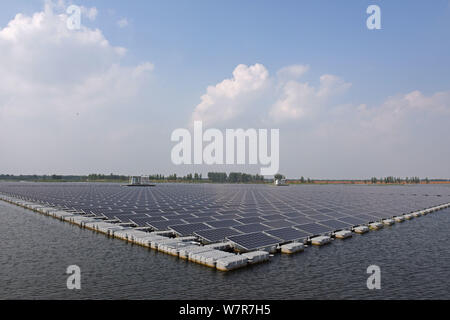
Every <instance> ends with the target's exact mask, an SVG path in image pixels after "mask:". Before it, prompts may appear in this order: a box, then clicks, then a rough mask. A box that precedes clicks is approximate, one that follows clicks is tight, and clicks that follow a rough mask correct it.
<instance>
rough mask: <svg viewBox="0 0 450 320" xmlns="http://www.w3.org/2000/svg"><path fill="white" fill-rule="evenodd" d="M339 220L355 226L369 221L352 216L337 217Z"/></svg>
mask: <svg viewBox="0 0 450 320" xmlns="http://www.w3.org/2000/svg"><path fill="white" fill-rule="evenodd" d="M339 220H340V221H343V222H346V223H349V224H351V225H352V226H356V225H360V224H365V223H368V222H369V221H364V220H361V219H357V218H354V217H344V218H339Z"/></svg>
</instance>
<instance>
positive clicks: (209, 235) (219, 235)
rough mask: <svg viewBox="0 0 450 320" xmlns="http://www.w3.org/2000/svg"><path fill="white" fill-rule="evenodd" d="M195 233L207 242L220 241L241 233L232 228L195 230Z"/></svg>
mask: <svg viewBox="0 0 450 320" xmlns="http://www.w3.org/2000/svg"><path fill="white" fill-rule="evenodd" d="M194 234H195V235H197V236H199V237H200V238H202V239H204V240H205V241H207V242H219V241H223V240H225V238H227V237H231V236H236V235H239V234H241V233H240V232H239V231H237V230H234V229H231V228H218V229H209V230H200V231H195V232H194Z"/></svg>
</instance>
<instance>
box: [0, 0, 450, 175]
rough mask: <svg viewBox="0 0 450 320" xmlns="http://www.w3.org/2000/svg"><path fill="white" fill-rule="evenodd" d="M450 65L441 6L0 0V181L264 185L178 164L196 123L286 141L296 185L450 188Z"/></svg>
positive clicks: (443, 2) (449, 21)
mask: <svg viewBox="0 0 450 320" xmlns="http://www.w3.org/2000/svg"><path fill="white" fill-rule="evenodd" d="M374 3H375V4H378V5H379V6H380V8H381V26H382V29H381V30H369V29H368V28H367V27H366V19H367V17H368V16H369V15H368V14H367V13H366V9H367V7H368V6H369V5H370V4H374ZM70 4H76V5H78V6H80V7H81V8H82V13H83V14H82V17H81V29H80V30H70V29H68V28H67V23H66V20H67V14H66V13H65V12H66V9H67V7H68V6H69V5H70ZM449 57H450V2H449V1H448V0H436V1H360V0H354V1H299V0H295V1H250V0H247V1H211V0H207V1H206V0H205V1H200V0H195V1H194V0H189V1H187V0H176V1H167V0H164V1H138V0H135V1H131V2H130V1H110V0H108V1H81V0H80V1H72V2H71V1H53V2H44V1H37V0H36V1H23V0H21V1H2V3H1V4H0V74H1V77H0V152H1V153H0V173H14V174H19V173H23V174H33V173H37V174H53V173H56V174H87V173H93V172H98V173H111V172H114V173H120V174H150V173H164V174H169V173H172V172H176V173H178V174H186V173H188V172H195V171H196V172H203V173H204V174H205V173H207V172H208V171H213V170H220V171H228V172H229V171H231V170H238V171H251V172H253V173H257V172H259V166H252V167H239V166H236V167H226V166H222V167H220V166H219V167H214V168H211V167H207V166H194V165H191V166H175V165H173V164H172V163H171V158H170V152H171V149H172V147H173V146H174V145H175V144H174V143H173V142H171V141H170V136H171V133H172V132H173V130H175V129H177V128H190V126H191V125H192V121H193V120H202V121H203V122H204V124H205V126H206V127H213V128H219V129H225V128H244V129H246V128H267V129H271V128H277V129H279V130H280V144H281V147H280V172H282V173H284V174H286V175H287V176H288V177H292V178H294V177H300V176H305V177H313V178H336V179H339V178H367V177H371V176H378V177H379V176H388V175H395V176H402V177H404V176H413V175H419V176H421V177H426V176H428V177H441V178H450V165H449V159H450V59H449Z"/></svg>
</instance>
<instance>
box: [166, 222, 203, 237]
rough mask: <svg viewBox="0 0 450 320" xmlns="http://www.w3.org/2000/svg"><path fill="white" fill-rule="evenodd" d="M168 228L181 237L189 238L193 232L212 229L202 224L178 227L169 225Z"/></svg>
mask: <svg viewBox="0 0 450 320" xmlns="http://www.w3.org/2000/svg"><path fill="white" fill-rule="evenodd" d="M169 228H170V229H172V230H173V231H175V232H176V233H178V234H180V235H182V236H190V235H192V234H193V233H194V232H195V231H200V230H207V229H212V228H211V227H210V226H208V225H206V224H204V223H188V224H180V225H171V226H169Z"/></svg>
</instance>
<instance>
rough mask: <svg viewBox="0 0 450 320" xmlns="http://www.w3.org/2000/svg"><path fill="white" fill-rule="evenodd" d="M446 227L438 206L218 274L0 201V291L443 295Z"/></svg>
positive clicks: (136, 295)
mask: <svg viewBox="0 0 450 320" xmlns="http://www.w3.org/2000/svg"><path fill="white" fill-rule="evenodd" d="M449 226H450V210H449V209H446V210H442V211H438V212H436V213H433V214H430V215H427V216H424V217H420V218H415V219H413V220H411V221H406V222H404V223H401V224H395V225H394V226H392V227H385V228H384V229H382V230H380V231H372V232H369V233H368V234H365V235H362V236H359V235H354V236H353V238H351V239H348V240H344V241H342V240H335V241H333V243H332V244H331V245H328V246H325V247H321V248H317V247H312V248H307V249H306V250H305V252H304V253H300V254H297V255H294V256H286V255H281V254H276V255H275V256H273V257H272V259H271V261H270V262H269V263H264V264H260V265H256V266H252V267H249V268H244V269H242V270H237V271H234V272H229V273H223V272H219V271H216V270H214V269H210V268H207V267H203V266H200V265H197V264H194V263H189V262H186V261H184V260H180V259H178V258H175V257H172V256H168V255H166V254H162V253H158V252H155V251H153V250H149V249H146V248H142V247H139V246H136V245H131V244H128V243H126V242H123V241H120V240H117V239H111V238H107V237H106V236H104V235H101V234H98V233H94V232H92V231H88V230H85V229H80V228H79V227H76V226H73V225H70V224H67V223H64V222H60V221H58V220H55V219H53V218H49V217H46V216H43V215H40V214H37V213H35V212H32V211H29V210H26V209H22V208H19V207H16V206H13V205H9V204H7V203H4V202H1V201H0V299H450V290H449V289H450V250H449V244H448V241H449V236H448V232H449V229H450V228H449ZM69 265H78V266H79V267H80V268H81V290H78V291H74V290H68V289H67V287H66V280H67V277H68V275H66V274H65V271H66V268H67V267H68V266H69ZM369 265H378V266H379V267H380V268H381V289H380V290H368V289H367V286H366V280H367V278H368V276H369V275H368V274H367V273H366V269H367V267H368V266H369Z"/></svg>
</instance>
